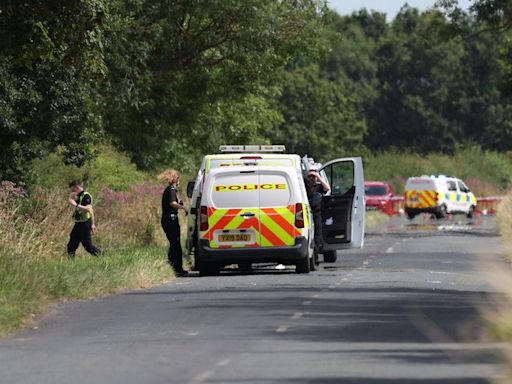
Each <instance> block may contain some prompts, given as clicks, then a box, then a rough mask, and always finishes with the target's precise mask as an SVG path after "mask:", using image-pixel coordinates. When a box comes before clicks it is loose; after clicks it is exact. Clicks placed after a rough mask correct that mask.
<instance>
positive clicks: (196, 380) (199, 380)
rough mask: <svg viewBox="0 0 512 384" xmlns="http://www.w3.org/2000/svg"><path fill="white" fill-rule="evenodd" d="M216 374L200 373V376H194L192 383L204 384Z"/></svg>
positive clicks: (211, 372) (209, 372)
mask: <svg viewBox="0 0 512 384" xmlns="http://www.w3.org/2000/svg"><path fill="white" fill-rule="evenodd" d="M214 373H215V372H213V371H206V372H203V373H200V374H199V375H197V376H194V378H193V379H192V382H193V383H202V382H204V381H206V380H208V379H209V378H210V377H212V376H213V375H214Z"/></svg>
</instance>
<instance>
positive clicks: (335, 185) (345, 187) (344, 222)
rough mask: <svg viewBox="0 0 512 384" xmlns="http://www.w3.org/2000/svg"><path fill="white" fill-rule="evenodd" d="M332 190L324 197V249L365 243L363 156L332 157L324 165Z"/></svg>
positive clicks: (330, 249)
mask: <svg viewBox="0 0 512 384" xmlns="http://www.w3.org/2000/svg"><path fill="white" fill-rule="evenodd" d="M322 170H323V171H324V172H325V174H326V175H327V181H328V182H329V185H330V187H331V190H330V191H329V192H328V193H327V194H325V195H324V196H323V197H322V250H321V251H322V252H324V256H325V253H326V252H328V253H331V254H333V255H334V256H335V252H332V251H336V250H338V249H349V248H362V247H363V244H364V219H365V201H364V174H363V161H362V159H361V158H360V157H350V158H343V159H336V160H332V161H329V162H328V163H327V164H325V165H324V166H323V167H322Z"/></svg>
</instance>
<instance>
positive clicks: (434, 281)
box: [427, 280, 443, 284]
mask: <svg viewBox="0 0 512 384" xmlns="http://www.w3.org/2000/svg"><path fill="white" fill-rule="evenodd" d="M427 283H430V284H442V283H443V282H442V281H439V280H427Z"/></svg>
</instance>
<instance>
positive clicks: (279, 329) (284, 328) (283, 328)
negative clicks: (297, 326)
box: [276, 325, 290, 333]
mask: <svg viewBox="0 0 512 384" xmlns="http://www.w3.org/2000/svg"><path fill="white" fill-rule="evenodd" d="M289 328H290V326H289V325H281V326H280V327H279V328H277V329H276V332H277V333H284V332H286V331H287V330H288V329H289Z"/></svg>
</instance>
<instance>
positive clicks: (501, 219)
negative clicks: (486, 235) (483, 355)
mask: <svg viewBox="0 0 512 384" xmlns="http://www.w3.org/2000/svg"><path fill="white" fill-rule="evenodd" d="M497 223H498V228H499V231H500V234H501V239H502V243H503V246H504V249H505V254H506V257H507V258H508V262H509V264H510V263H512V194H508V195H507V196H506V197H505V198H504V199H503V201H502V202H501V204H500V207H499V209H498V213H497ZM510 269H511V268H510V267H509V268H507V269H506V271H504V270H499V271H494V272H493V276H492V278H493V280H494V281H495V282H499V283H500V285H501V286H500V288H501V290H502V291H503V292H504V294H505V297H504V300H503V305H502V308H501V309H500V310H499V311H497V313H493V314H492V316H490V322H491V325H490V329H489V331H490V334H491V336H492V337H493V338H494V339H496V340H498V341H506V342H508V343H510V348H509V351H508V356H507V357H508V377H507V379H505V380H504V381H503V383H510V377H512V284H511V282H510V272H511V271H510Z"/></svg>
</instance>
